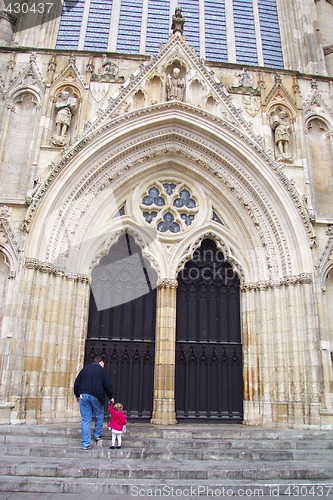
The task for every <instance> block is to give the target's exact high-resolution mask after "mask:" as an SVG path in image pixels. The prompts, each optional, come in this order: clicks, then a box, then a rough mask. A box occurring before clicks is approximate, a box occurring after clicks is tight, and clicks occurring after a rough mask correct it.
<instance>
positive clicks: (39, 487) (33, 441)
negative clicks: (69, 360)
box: [0, 423, 333, 498]
mask: <svg viewBox="0 0 333 500" xmlns="http://www.w3.org/2000/svg"><path fill="white" fill-rule="evenodd" d="M103 437H104V439H103V441H100V442H99V443H97V444H95V443H93V444H92V447H91V449H90V450H88V451H82V450H81V442H80V424H76V425H73V424H70V425H63V426H61V425H13V426H10V425H1V426H0V442H1V447H0V493H1V492H30V493H35V494H38V493H39V494H41V493H43V494H44V495H46V494H51V493H76V494H78V493H79V494H83V493H85V494H88V493H90V494H91V493H94V494H95V495H99V494H118V495H131V496H138V497H141V498H142V497H145V496H146V495H147V496H150V497H151V496H169V497H172V495H174V496H175V497H180V496H182V497H183V498H184V497H186V496H187V497H192V496H193V497H195V496H200V495H201V496H202V497H211V496H220V497H222V496H233V495H234V496H238V495H239V496H259V497H260V496H261V497H262V496H264V495H265V496H266V495H267V496H269V497H272V496H275V497H276V496H277V497H279V496H284V495H286V498H287V497H288V496H289V497H291V496H300V497H308V498H313V497H314V496H322V497H324V498H333V431H332V430H324V431H320V430H281V429H266V428H257V427H246V426H242V425H221V424H178V425H177V426H168V427H166V426H165V427H163V426H153V425H150V424H134V423H129V424H128V425H127V433H126V434H124V435H123V446H122V449H120V450H118V449H114V450H112V449H109V446H110V432H109V431H108V430H107V429H106V427H104V433H103ZM1 498H2V497H1ZM10 498H12V497H11V496H10Z"/></svg>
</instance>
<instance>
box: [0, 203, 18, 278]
mask: <svg viewBox="0 0 333 500" xmlns="http://www.w3.org/2000/svg"><path fill="white" fill-rule="evenodd" d="M10 217H11V210H10V208H9V207H7V206H6V205H5V206H2V207H0V249H1V250H2V252H3V253H4V255H5V263H6V264H7V265H8V267H9V270H10V271H9V275H8V277H9V278H15V277H16V271H17V267H18V262H19V256H20V252H21V248H19V246H18V244H17V241H16V238H15V234H14V231H13V229H12V227H11V224H10Z"/></svg>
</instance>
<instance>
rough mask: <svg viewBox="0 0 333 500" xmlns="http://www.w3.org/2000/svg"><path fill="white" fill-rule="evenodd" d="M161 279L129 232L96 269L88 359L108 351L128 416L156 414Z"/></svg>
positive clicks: (108, 367) (119, 397) (107, 361)
mask: <svg viewBox="0 0 333 500" xmlns="http://www.w3.org/2000/svg"><path fill="white" fill-rule="evenodd" d="M156 280H157V276H156V273H155V272H154V271H153V270H152V268H151V267H150V265H149V263H148V262H147V261H145V260H144V259H143V258H142V254H141V250H140V249H139V248H138V247H137V246H136V244H135V242H134V240H133V238H132V237H130V236H129V235H128V234H125V235H123V236H121V237H120V238H119V240H118V242H117V244H115V245H114V246H113V247H112V248H111V249H110V252H109V254H108V255H107V256H105V257H103V259H102V260H101V262H100V264H99V265H98V266H97V267H96V268H95V269H94V270H93V273H92V286H91V293H90V306H89V322H88V335H87V340H86V348H85V364H87V363H90V362H91V361H92V360H93V359H94V358H95V356H97V355H101V356H103V358H104V359H105V369H106V370H108V372H109V373H110V375H111V377H112V384H113V389H114V396H115V398H116V399H117V400H118V401H121V402H122V403H123V405H124V410H125V411H126V414H127V416H128V417H129V418H139V419H146V418H148V419H150V418H151V415H152V409H153V382H154V360H155V326H156V325H155V323H156Z"/></svg>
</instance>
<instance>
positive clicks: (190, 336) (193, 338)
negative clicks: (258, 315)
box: [176, 239, 243, 423]
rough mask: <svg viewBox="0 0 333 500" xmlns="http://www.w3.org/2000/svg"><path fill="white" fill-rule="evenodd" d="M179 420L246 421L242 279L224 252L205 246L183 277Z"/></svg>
mask: <svg viewBox="0 0 333 500" xmlns="http://www.w3.org/2000/svg"><path fill="white" fill-rule="evenodd" d="M176 324H177V326H176V416H177V419H183V418H184V419H210V420H213V419H214V420H215V419H216V420H221V421H223V422H233V423H234V422H241V421H242V419H243V376H242V370H243V367H242V344H241V327H240V281H239V277H238V276H237V275H236V274H235V272H234V271H233V270H232V267H231V266H230V264H228V263H227V262H226V261H225V258H224V255H223V253H222V252H221V251H220V250H219V249H218V248H217V247H216V244H215V243H214V242H213V241H212V240H209V239H206V240H204V241H203V242H202V244H201V246H200V248H198V249H197V250H196V251H195V252H194V255H193V258H192V260H191V261H189V262H187V263H186V265H185V267H184V269H183V270H182V271H181V272H180V273H179V275H178V289H177V323H176Z"/></svg>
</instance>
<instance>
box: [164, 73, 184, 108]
mask: <svg viewBox="0 0 333 500" xmlns="http://www.w3.org/2000/svg"><path fill="white" fill-rule="evenodd" d="M166 88H167V100H168V101H172V100H174V99H177V100H178V101H182V100H183V99H184V94H185V81H184V79H183V78H181V77H180V69H179V68H173V70H172V75H168V76H167V85H166Z"/></svg>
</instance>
